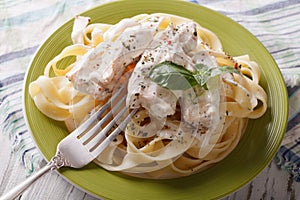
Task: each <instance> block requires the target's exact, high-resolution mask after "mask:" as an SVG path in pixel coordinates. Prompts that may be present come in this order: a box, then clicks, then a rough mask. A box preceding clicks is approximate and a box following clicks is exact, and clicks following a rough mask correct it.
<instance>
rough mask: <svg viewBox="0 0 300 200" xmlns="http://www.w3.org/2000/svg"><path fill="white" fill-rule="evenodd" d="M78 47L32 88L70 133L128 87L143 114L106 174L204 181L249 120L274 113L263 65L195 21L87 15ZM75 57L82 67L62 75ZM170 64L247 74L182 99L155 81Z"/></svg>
mask: <svg viewBox="0 0 300 200" xmlns="http://www.w3.org/2000/svg"><path fill="white" fill-rule="evenodd" d="M72 40H73V43H74V44H73V45H71V46H68V47H66V48H65V49H64V50H63V51H62V52H61V54H59V55H57V56H56V57H55V58H54V59H53V60H52V61H51V62H49V64H48V65H47V66H46V68H45V74H44V75H43V76H40V77H39V78H38V79H37V80H36V81H34V82H32V83H31V85H30V88H29V90H30V94H31V96H32V98H33V100H34V101H35V104H36V105H37V107H38V108H39V109H40V110H41V112H43V113H44V114H45V115H47V116H48V117H51V118H53V119H56V120H60V121H65V122H66V125H67V127H68V129H69V130H70V131H71V130H72V129H74V128H76V126H77V125H78V124H80V123H81V122H82V121H83V120H84V119H85V118H86V117H88V113H89V112H90V111H91V110H93V108H94V107H95V106H96V105H97V106H101V105H102V104H103V103H104V102H105V101H107V99H108V98H109V97H110V96H111V95H112V93H113V92H114V90H116V87H117V86H118V85H119V84H120V83H119V82H120V80H121V81H123V79H129V80H128V86H127V100H126V105H127V107H128V108H129V109H132V108H139V111H138V112H137V113H136V115H135V116H134V117H133V119H132V121H131V122H130V123H129V124H128V125H127V128H126V129H125V130H124V132H123V133H122V134H120V135H118V136H117V138H116V139H115V141H114V142H112V143H111V144H110V146H109V147H108V148H107V149H105V151H104V152H102V153H101V154H100V155H99V156H98V158H97V159H96V160H95V162H96V163H97V164H99V165H100V166H101V167H103V168H105V169H107V170H110V171H121V172H123V173H126V174H129V175H132V176H137V177H143V178H154V179H162V178H175V177H180V176H188V175H191V174H194V173H197V172H199V171H201V170H204V169H206V168H207V167H209V166H210V165H212V164H213V163H216V162H219V161H220V160H222V159H223V158H224V157H226V156H227V155H228V154H229V153H230V152H231V151H232V150H233V149H234V148H235V147H236V145H237V144H238V142H239V140H240V138H241V137H242V135H243V133H244V130H245V128H246V125H247V120H248V119H249V118H253V119H255V118H258V117H260V116H262V115H263V114H264V113H265V111H266V108H267V105H266V101H267V96H266V93H265V92H264V90H263V88H262V87H261V86H260V85H259V79H260V69H259V67H258V65H257V64H256V63H255V62H254V61H251V60H250V58H249V57H248V56H247V55H243V56H239V57H231V56H229V55H228V54H227V53H225V52H224V51H223V49H222V44H221V42H220V40H219V39H218V37H217V36H216V35H215V34H214V33H212V32H211V31H209V30H207V29H205V28H203V27H201V26H200V25H199V24H198V23H196V22H195V21H192V20H190V19H186V18H183V17H179V16H175V15H169V14H162V13H155V14H150V15H148V14H142V15H138V16H134V17H132V18H128V19H123V20H121V21H120V22H119V23H117V24H115V25H109V24H100V23H99V24H97V23H95V24H89V18H88V17H81V16H78V17H77V18H76V19H75V22H74V27H73V32H72ZM68 56H76V61H75V62H74V63H72V64H70V65H69V66H66V67H65V68H63V69H59V68H57V66H56V64H57V62H58V61H60V60H61V59H63V58H65V57H68ZM164 61H168V62H171V63H176V64H177V65H180V66H182V67H183V68H185V69H187V70H189V71H190V72H191V73H194V72H196V71H197V68H196V67H195V65H199V64H200V65H203V66H206V67H208V69H209V70H214V69H218V68H222V67H223V66H228V67H232V68H234V69H236V70H237V71H238V72H239V74H235V73H224V74H221V75H216V76H214V77H213V78H209V79H208V81H207V83H206V88H204V87H201V86H200V85H196V86H193V87H190V88H189V89H184V90H180V89H175V90H174V89H169V88H165V87H162V86H161V85H159V84H157V83H156V82H155V81H153V80H152V79H151V78H150V76H149V73H150V71H151V70H152V69H153V68H154V67H155V66H157V65H158V64H160V63H162V62H164ZM51 71H53V72H54V74H55V75H54V76H50V72H51ZM129 74H130V75H129ZM122 83H123V82H122ZM122 83H121V84H122Z"/></svg>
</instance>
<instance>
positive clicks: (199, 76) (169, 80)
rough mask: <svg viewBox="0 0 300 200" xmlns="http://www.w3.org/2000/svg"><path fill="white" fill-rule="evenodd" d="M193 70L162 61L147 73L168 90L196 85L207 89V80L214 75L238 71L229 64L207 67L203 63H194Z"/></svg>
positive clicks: (183, 88) (184, 88)
mask: <svg viewBox="0 0 300 200" xmlns="http://www.w3.org/2000/svg"><path fill="white" fill-rule="evenodd" d="M194 68H195V71H194V72H192V71H189V70H188V69H186V68H184V67H183V66H181V65H178V64H176V63H173V62H170V61H164V62H162V63H159V64H157V65H155V66H154V67H153V68H152V69H151V70H150V73H149V77H150V79H151V80H152V81H154V82H155V83H157V84H158V85H160V86H162V87H165V88H168V89H170V90H186V89H189V88H191V87H194V86H196V85H200V86H201V87H203V88H204V89H207V86H206V83H207V81H208V80H209V79H210V78H212V77H215V76H218V75H221V74H225V73H237V74H239V71H238V70H237V69H235V68H233V67H230V66H222V67H213V68H209V67H208V66H207V65H205V64H196V65H195V66H194Z"/></svg>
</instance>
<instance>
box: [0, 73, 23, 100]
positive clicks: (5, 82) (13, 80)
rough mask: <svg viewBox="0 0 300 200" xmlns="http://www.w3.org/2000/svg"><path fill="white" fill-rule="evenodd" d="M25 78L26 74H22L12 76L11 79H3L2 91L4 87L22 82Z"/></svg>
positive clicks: (0, 85) (0, 82)
mask: <svg viewBox="0 0 300 200" xmlns="http://www.w3.org/2000/svg"><path fill="white" fill-rule="evenodd" d="M24 76H25V73H20V74H16V75H13V76H10V77H8V78H5V79H2V80H1V79H0V89H1V88H3V87H4V86H7V85H10V84H13V83H16V82H18V81H22V80H23V79H24ZM0 91H1V90H0ZM0 102H1V101H0Z"/></svg>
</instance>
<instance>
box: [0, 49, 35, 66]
mask: <svg viewBox="0 0 300 200" xmlns="http://www.w3.org/2000/svg"><path fill="white" fill-rule="evenodd" d="M37 48H38V45H37V46H33V47H29V48H25V49H22V50H19V51H14V52H9V53H7V54H3V55H0V64H1V63H4V62H7V61H11V60H13V59H16V58H21V57H25V56H28V55H32V54H33V53H34V52H35V51H36V50H37Z"/></svg>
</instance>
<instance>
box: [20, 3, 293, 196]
mask: <svg viewBox="0 0 300 200" xmlns="http://www.w3.org/2000/svg"><path fill="white" fill-rule="evenodd" d="M128 1H129V0H117V1H112V2H106V3H103V4H100V5H98V6H94V7H92V8H90V9H88V10H86V11H84V12H81V13H79V14H78V15H84V14H85V13H88V12H91V11H92V10H94V9H97V8H98V7H103V6H107V5H111V4H115V3H120V2H128ZM150 1H151V0H150ZM156 1H157V0H156ZM165 2H177V3H180V4H181V3H183V4H193V6H197V7H199V8H202V9H207V10H209V12H213V13H217V14H218V15H220V16H222V17H225V18H227V19H229V20H230V21H231V22H232V23H235V24H238V25H239V27H240V28H242V29H244V31H246V32H248V34H249V35H251V36H252V37H254V39H255V40H256V41H257V42H258V43H259V44H260V45H261V48H264V49H265V51H266V52H268V54H269V55H270V58H271V59H272V61H273V62H274V64H275V66H276V68H274V70H276V71H277V72H276V73H277V74H279V75H280V82H281V83H282V82H283V84H284V85H285V83H284V79H283V75H282V73H281V71H280V69H279V67H278V65H277V63H276V61H275V59H274V58H273V56H272V55H271V54H270V53H269V51H268V50H267V49H266V47H265V46H264V45H263V44H262V43H261V42H260V41H259V40H258V39H257V38H256V37H255V36H254V35H253V34H252V33H251V32H250V31H249V30H248V29H246V28H245V27H244V26H242V25H240V24H239V23H237V22H236V21H234V20H233V19H231V18H229V17H228V16H226V15H223V14H222V13H219V12H217V11H215V10H212V9H210V8H208V7H205V6H203V5H199V4H195V3H192V2H186V1H180V0H165ZM73 20H74V19H73V18H71V19H69V20H67V21H66V22H65V23H63V24H62V25H60V26H59V27H58V28H56V29H55V30H54V31H53V32H52V33H51V34H50V35H48V36H47V37H46V38H45V39H44V41H42V42H41V45H40V46H39V47H38V48H37V50H36V51H35V53H34V55H33V56H32V59H31V61H30V63H29V65H28V68H27V70H26V73H25V77H24V83H23V95H22V107H23V110H24V111H25V112H24V118H25V123H26V126H27V128H28V129H29V132H30V134H31V137H32V138H33V141H34V143H35V145H36V147H37V149H38V151H39V153H40V154H41V155H42V157H43V158H44V159H45V160H47V161H49V160H48V159H47V157H46V156H45V155H44V153H43V152H42V151H41V149H40V148H39V145H38V143H37V140H36V137H35V136H34V135H33V133H32V128H31V126H30V123H29V121H28V117H27V115H29V114H28V113H27V112H28V111H27V109H26V107H25V105H26V99H25V97H26V95H27V96H28V94H26V89H27V87H26V86H27V85H28V82H27V80H28V79H27V78H28V75H29V71H30V69H31V67H32V65H33V62H34V60H35V58H36V55H37V54H38V53H39V52H40V51H41V50H42V49H43V47H44V46H45V45H46V43H47V41H48V40H49V38H50V37H51V36H53V35H55V34H56V33H57V32H58V31H59V29H61V28H62V27H64V26H66V25H67V24H68V23H71V22H73ZM27 93H28V91H27ZM283 93H284V96H285V100H284V103H285V105H286V106H285V108H286V109H285V110H286V112H285V113H284V114H285V117H284V118H286V123H285V125H284V127H282V129H284V131H283V132H285V130H286V127H287V120H288V95H287V89H286V87H285V90H284V91H283ZM283 137H284V133H282V134H281V138H280V142H278V143H277V145H276V149H277V150H278V149H279V147H280V145H281V141H282V139H283ZM276 152H277V151H274V153H273V155H272V157H274V156H275V154H276ZM270 161H271V160H269V161H266V162H265V165H264V167H263V169H264V168H265V167H266V166H267V164H268V163H269V162H270ZM263 169H262V170H263ZM262 170H260V171H259V172H258V173H257V174H256V175H254V176H253V177H250V178H249V180H245V181H244V183H242V184H240V186H239V187H238V188H235V189H234V190H233V191H228V193H226V194H223V195H221V196H219V197H217V198H220V197H225V196H226V195H228V194H230V193H232V192H235V191H237V190H238V189H240V188H241V187H243V186H244V185H246V184H247V183H249V182H250V181H251V180H252V179H253V178H255V177H256V176H257V175H258V174H259V173H261V171H262ZM55 171H56V172H57V174H58V175H60V176H61V177H63V179H65V180H66V181H67V182H69V183H71V184H72V185H74V186H76V187H77V188H80V189H81V190H82V191H84V192H86V193H88V194H90V195H91V196H94V197H96V198H99V197H101V198H107V197H105V196H101V195H100V196H99V195H98V194H94V193H93V192H92V191H89V190H87V189H85V188H83V187H82V186H80V185H78V184H77V183H74V182H73V181H72V180H70V179H69V178H68V177H66V176H65V175H64V174H62V173H61V172H59V171H57V170H55Z"/></svg>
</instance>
